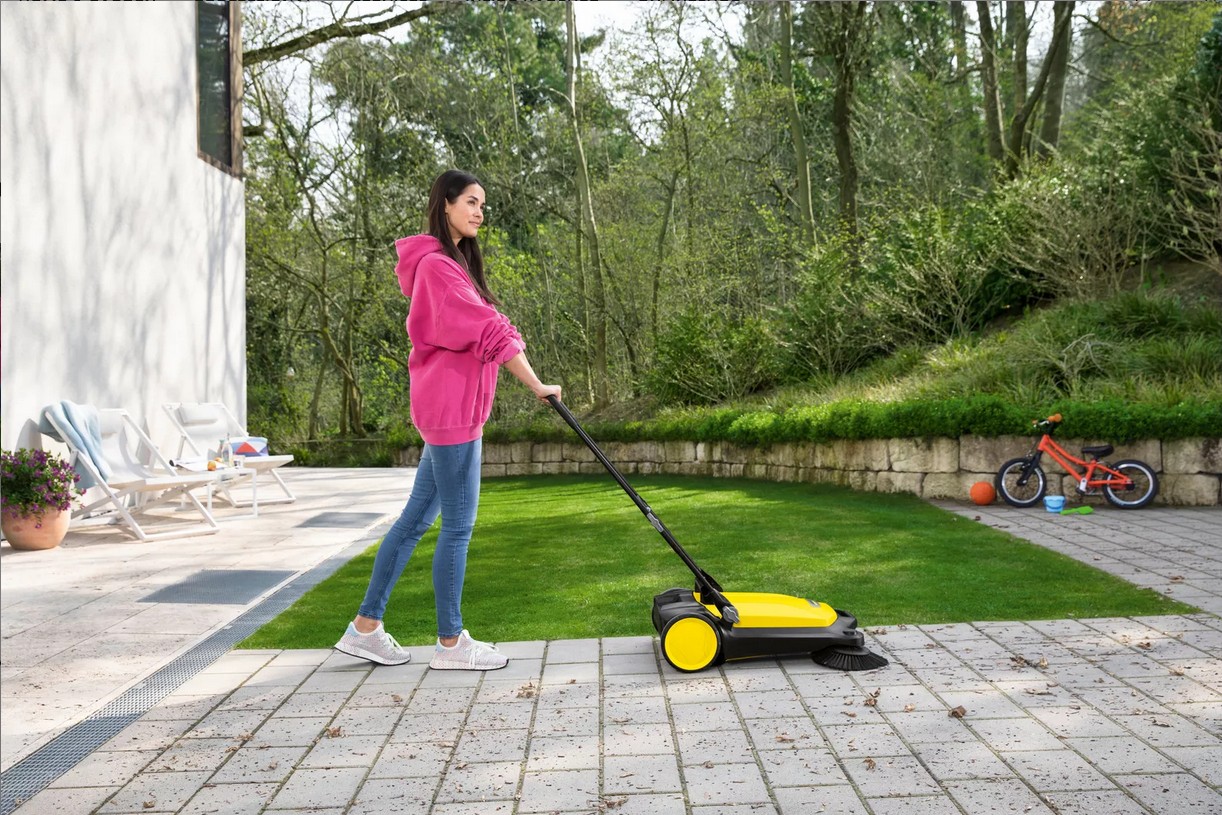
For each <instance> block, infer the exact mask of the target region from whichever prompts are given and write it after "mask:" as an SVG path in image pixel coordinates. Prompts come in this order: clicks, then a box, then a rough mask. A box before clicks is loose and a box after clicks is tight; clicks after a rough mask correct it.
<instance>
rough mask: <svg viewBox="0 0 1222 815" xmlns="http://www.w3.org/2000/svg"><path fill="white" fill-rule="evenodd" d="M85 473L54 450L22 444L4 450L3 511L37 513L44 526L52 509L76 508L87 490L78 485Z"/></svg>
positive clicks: (0, 465)
mask: <svg viewBox="0 0 1222 815" xmlns="http://www.w3.org/2000/svg"><path fill="white" fill-rule="evenodd" d="M80 480H81V477H80V476H79V475H77V474H76V472H75V471H74V470H73V469H72V468H71V467H69V466H68V462H66V461H64V460H63V459H62V458H60V457H59V456H57V455H55V454H54V453H48V452H47V451H45V450H29V449H26V448H21V449H18V450H15V451H13V452H9V451H8V450H5V451H3V452H2V453H0V512H3V513H4V516H5V517H7V518H19V517H21V516H33V517H34V518H35V519H36V520H37V523H36V524H35V526H39V527H41V526H42V517H43V513H44V512H46V511H47V510H49V509H58V510H66V509H71V508H72V502H73V500H74V499H75V498H76V497H77V496H78V495H81V494H83V493H84V492H85V491H84V490H82V489H81V488H80V487H78V486H77V482H78V481H80Z"/></svg>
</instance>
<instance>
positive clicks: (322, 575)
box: [0, 524, 390, 815]
mask: <svg viewBox="0 0 1222 815" xmlns="http://www.w3.org/2000/svg"><path fill="white" fill-rule="evenodd" d="M386 528H387V529H389V528H390V527H389V524H388V525H387V527H386ZM384 534H385V531H381V532H370V533H369V534H367V535H365V536H364V537H362V538H361V539H360V540H358V541H356V542H354V543H352V544H351V545H349V546H348V547H346V548H345V549H344V550H343V551H341V552H339V553H337V554H335V555H332V556H331V557H329V558H327V559H326V560H325V561H323V562H322V563H320V564H318V565H317V566H315V567H314V568H313V569H311V570H310V571H308V572H306V573H305V574H303V575H301V576H300V577H298V578H297V579H296V580H294V581H292V582H291V583H288V584H287V585H285V586H282V587H281V588H280V589H279V590H278V591H277V592H276V593H275V594H272V595H270V596H269V597H267V598H266V599H264V600H263V601H262V602H261V603H259V604H258V605H257V606H255V607H254V608H251V609H249V610H248V611H246V612H244V613H243V614H242V615H240V616H239V617H238V618H237V619H235V620H234V621H233V622H232V623H230V624H229V625H227V626H225V627H224V628H222V629H221V630H220V631H217V632H216V633H214V634H212V636H210V637H208V638H207V639H205V640H204V641H203V642H201V643H199V644H198V645H196V646H195V647H194V648H192V649H191V650H190V651H187V652H186V653H184V654H182V655H181V656H178V657H176V658H175V659H173V660H171V661H170V662H169V663H167V664H166V665H164V666H163V667H161V668H159V669H158V670H157V671H155V672H153V673H152V674H151V675H149V676H148V678H146V679H145V680H144V681H143V682H141V683H140V684H138V685H134V686H132V687H131V688H129V689H128V690H127V691H125V692H124V693H123V694H122V695H121V696H119V697H118V698H117V699H115V700H113V701H111V702H110V703H109V704H107V705H106V706H105V707H103V708H102V709H101V710H99V711H97V712H96V713H94V714H92V715H90V716H89V717H87V718H86V719H84V720H82V721H80V722H77V723H76V724H74V725H73V726H72V727H70V728H68V729H67V730H65V731H64V732H63V733H60V734H59V735H58V736H56V737H55V738H54V739H52V740H51V741H49V742H47V743H46V744H44V745H43V746H42V747H40V748H38V749H37V750H35V751H34V752H33V753H31V754H30V755H28V756H26V757H25V758H23V759H21V760H20V761H18V762H17V763H16V764H14V765H13V766H12V767H10V768H9V769H8V770H6V771H4V773H2V774H0V815H10V813H12V812H13V810H15V809H16V808H17V807H19V806H21V804H22V803H24V802H25V801H28V800H29V799H30V798H32V797H33V796H34V795H36V794H37V793H39V792H41V791H42V790H43V789H45V788H46V787H47V786H48V785H49V784H51V782H53V781H54V780H55V779H57V778H59V777H60V776H61V775H63V774H64V773H66V772H68V771H69V770H71V769H72V768H73V767H75V766H76V765H77V764H79V763H80V762H81V761H82V760H83V759H84V758H85V757H86V756H88V755H89V754H90V753H92V752H93V751H94V750H96V749H98V748H99V747H101V746H102V745H103V744H105V743H106V742H108V741H110V740H111V739H112V738H114V737H115V736H116V735H118V734H119V733H120V732H121V731H122V730H123V728H125V727H127V726H128V725H130V724H132V723H133V722H135V721H137V720H138V719H139V718H140V717H141V716H143V715H144V714H145V713H147V712H148V711H149V710H150V709H151V708H152V707H153V706H154V705H156V704H157V703H158V702H160V701H161V700H162V699H164V698H165V697H167V696H169V695H170V694H171V693H173V692H174V691H175V690H176V689H177V688H178V686H180V685H182V684H183V683H184V682H186V681H187V680H188V679H190V678H191V677H193V676H195V675H196V674H198V673H199V672H200V671H202V670H204V669H205V668H207V667H208V666H209V665H211V664H212V663H213V662H216V660H218V659H219V658H220V657H222V656H224V655H225V654H227V653H228V652H229V651H230V650H231V649H232V648H233V646H234V645H236V644H237V643H239V642H241V641H242V640H244V639H246V638H247V637H248V636H250V635H251V634H253V633H254V632H255V631H257V630H258V629H259V628H260V627H261V626H262V625H264V624H265V623H267V622H268V621H270V620H271V619H273V618H274V617H275V616H276V615H277V614H280V613H281V612H282V611H284V610H285V609H287V608H288V607H289V606H291V605H292V604H293V603H295V602H296V601H297V600H298V599H299V598H300V597H301V596H302V595H303V594H305V593H306V592H307V591H309V590H310V589H312V588H313V587H314V586H316V585H318V584H319V583H321V582H322V581H323V580H325V579H326V578H328V577H330V576H331V575H332V574H334V573H335V572H336V571H337V570H338V569H339V567H341V566H343V565H344V564H345V563H347V562H348V561H349V560H351V559H352V558H353V557H355V556H357V555H359V554H360V553H361V552H363V551H365V550H366V549H367V548H369V547H370V546H371V545H372V544H373V543H375V542H376V541H377V539H378V538H380V537H382V535H384ZM288 574H292V573H291V572H289V573H288Z"/></svg>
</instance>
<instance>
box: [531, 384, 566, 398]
mask: <svg viewBox="0 0 1222 815" xmlns="http://www.w3.org/2000/svg"><path fill="white" fill-rule="evenodd" d="M532 390H533V391H534V392H535V396H538V397H539V401H540V402H546V401H547V399H548V397H549V396H555V397H556V398H557V399H559V398H560V386H559V385H544V384H543V383H542V382H540V383H539V387H537V388H532Z"/></svg>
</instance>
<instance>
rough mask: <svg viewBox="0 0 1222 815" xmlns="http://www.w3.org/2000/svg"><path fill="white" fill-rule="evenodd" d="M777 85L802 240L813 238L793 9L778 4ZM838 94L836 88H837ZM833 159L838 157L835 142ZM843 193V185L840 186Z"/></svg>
mask: <svg viewBox="0 0 1222 815" xmlns="http://www.w3.org/2000/svg"><path fill="white" fill-rule="evenodd" d="M780 9H781V42H780V45H781V65H780V67H781V82H782V83H783V84H784V86H785V108H786V113H787V114H788V117H789V138H790V141H791V142H792V143H793V156H794V164H795V165H796V168H797V176H798V222H799V223H800V224H801V226H802V232H803V234H804V235H805V236H806V240H807V241H808V242H809V241H813V240H814V237H815V211H814V204H813V202H812V199H811V187H810V161H809V160H808V158H807V155H806V137H805V136H804V135H803V134H802V117H801V115H800V114H799V112H798V97H797V94H796V93H795V92H794V87H793V8H792V6H791V5H790V4H789V3H781V4H780ZM837 91H838V92H839V85H838V86H837ZM836 154H837V156H839V155H840V148H839V141H837V150H836ZM841 189H842V190H843V184H842V185H841Z"/></svg>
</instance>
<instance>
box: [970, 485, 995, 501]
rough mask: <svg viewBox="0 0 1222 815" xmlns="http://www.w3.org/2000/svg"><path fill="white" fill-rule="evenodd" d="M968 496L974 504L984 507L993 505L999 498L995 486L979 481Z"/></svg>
mask: <svg viewBox="0 0 1222 815" xmlns="http://www.w3.org/2000/svg"><path fill="white" fill-rule="evenodd" d="M967 494H968V495H969V496H970V497H971V499H972V503H974V504H979V505H980V506H982V507H983V506H987V505H989V504H991V503H993V501H994V499H996V498H997V490H995V489H993V485H992V484H990V483H989V482H987V481H977V482H976V483H975V484H973V485H972V488H971V489H970V490H969V491H968V493H967Z"/></svg>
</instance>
